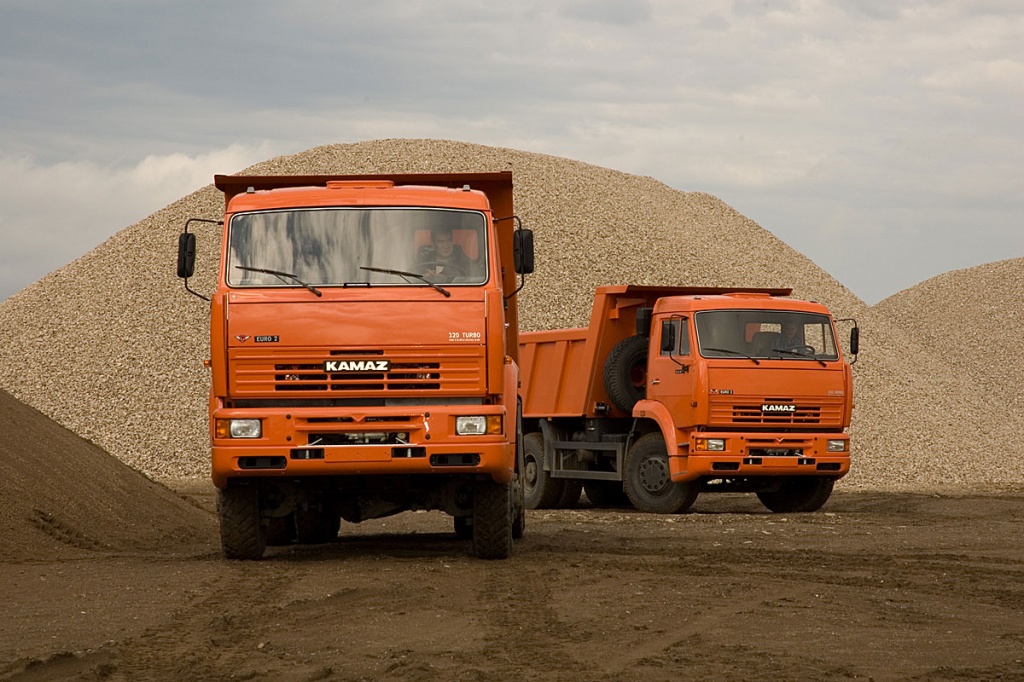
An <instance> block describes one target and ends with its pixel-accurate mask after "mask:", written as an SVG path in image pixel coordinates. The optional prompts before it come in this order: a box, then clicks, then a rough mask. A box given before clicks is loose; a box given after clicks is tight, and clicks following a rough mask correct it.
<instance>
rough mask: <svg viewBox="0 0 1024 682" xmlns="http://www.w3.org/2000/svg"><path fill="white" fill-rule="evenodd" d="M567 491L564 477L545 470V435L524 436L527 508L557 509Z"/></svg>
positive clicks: (524, 488) (535, 433)
mask: <svg viewBox="0 0 1024 682" xmlns="http://www.w3.org/2000/svg"><path fill="white" fill-rule="evenodd" d="M563 492H565V479H564V478H551V472H550V471H544V436H542V435H541V434H540V433H537V432H534V433H528V434H526V435H525V436H523V494H524V499H525V502H526V508H527V509H556V508H557V507H558V502H559V501H560V500H561V499H562V493H563Z"/></svg>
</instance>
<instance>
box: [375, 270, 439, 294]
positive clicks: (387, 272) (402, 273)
mask: <svg viewBox="0 0 1024 682" xmlns="http://www.w3.org/2000/svg"><path fill="white" fill-rule="evenodd" d="M359 269H360V270H368V271H370V272H383V273H384V274H385V275H398V276H399V277H415V278H416V279H418V280H419V281H421V282H424V283H425V284H429V285H430V286H432V287H434V288H435V289H437V290H438V291H440V292H441V293H442V294H444V295H445V296H446V297H448V296H451V295H452V293H451V292H450V291H448V290H447V289H444V288H443V287H440V286H438V285H437V284H434V283H433V282H431V281H430V280H429V279H427V278H426V277H424V276H423V275H421V274H419V273H418V272H406V271H405V270H391V269H389V268H371V267H367V266H365V265H360V266H359Z"/></svg>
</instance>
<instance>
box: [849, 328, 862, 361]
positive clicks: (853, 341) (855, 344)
mask: <svg viewBox="0 0 1024 682" xmlns="http://www.w3.org/2000/svg"><path fill="white" fill-rule="evenodd" d="M850 352H851V353H852V354H854V355H856V354H857V353H858V352H860V328H859V327H854V328H853V329H851V330H850Z"/></svg>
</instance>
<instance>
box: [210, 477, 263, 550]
mask: <svg viewBox="0 0 1024 682" xmlns="http://www.w3.org/2000/svg"><path fill="white" fill-rule="evenodd" d="M217 515H218V516H219V517H220V544H221V548H222V549H223V550H224V556H225V557H227V558H228V559H245V560H254V559H259V558H261V557H262V556H263V552H264V550H266V548H267V539H266V536H265V535H264V529H263V526H262V524H261V523H260V491H259V486H257V485H239V486H229V487H228V488H227V489H226V490H221V491H219V492H218V493H217Z"/></svg>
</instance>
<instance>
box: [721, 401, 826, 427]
mask: <svg viewBox="0 0 1024 682" xmlns="http://www.w3.org/2000/svg"><path fill="white" fill-rule="evenodd" d="M766 404H774V405H779V404H790V405H792V406H793V410H792V411H787V412H765V411H763V410H762V406H763V405H766ZM709 416H710V419H709V421H710V424H709V426H712V427H725V426H748V427H749V426H794V427H801V426H834V425H839V424H841V423H842V417H843V405H842V403H841V402H836V403H829V402H823V401H821V399H815V402H814V403H809V402H808V403H801V402H800V401H799V400H796V401H793V400H781V399H774V398H764V399H760V398H751V399H743V400H737V399H735V398H734V399H733V400H722V401H715V402H712V404H711V413H710V415H709Z"/></svg>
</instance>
